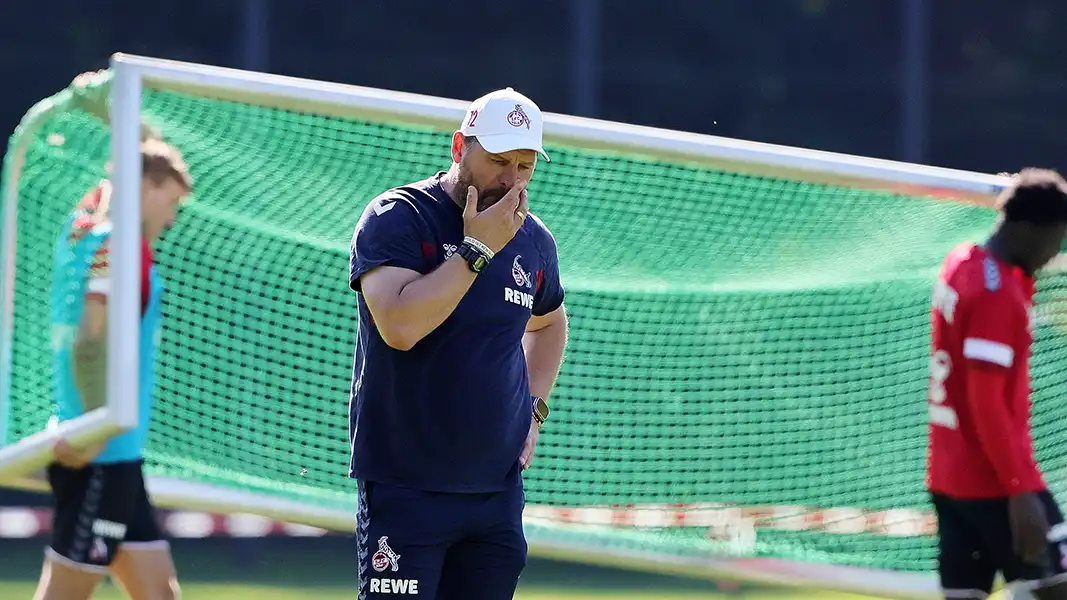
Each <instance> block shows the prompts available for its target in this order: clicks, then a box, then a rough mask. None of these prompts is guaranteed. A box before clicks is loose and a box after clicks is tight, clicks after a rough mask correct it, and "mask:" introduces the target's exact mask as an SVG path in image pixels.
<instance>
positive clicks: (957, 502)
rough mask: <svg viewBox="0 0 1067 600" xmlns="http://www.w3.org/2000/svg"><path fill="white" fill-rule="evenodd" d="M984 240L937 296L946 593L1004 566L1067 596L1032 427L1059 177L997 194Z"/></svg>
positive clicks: (933, 372) (1062, 540)
mask: <svg viewBox="0 0 1067 600" xmlns="http://www.w3.org/2000/svg"><path fill="white" fill-rule="evenodd" d="M997 209H998V210H999V212H1000V219H999V220H998V222H997V225H996V228H995V230H994V231H993V234H992V235H991V236H990V237H989V239H988V241H987V242H986V243H985V245H981V246H980V245H975V244H963V245H960V246H958V247H957V248H955V249H954V250H953V251H952V252H951V253H949V255H948V257H947V258H946V259H945V262H944V265H943V266H942V270H941V274H940V276H939V277H938V280H937V284H936V286H935V288H934V294H933V310H932V315H931V321H932V323H931V324H932V340H931V341H932V344H931V357H930V380H929V397H928V409H929V421H930V439H929V442H930V445H929V462H928V471H927V486H928V489H929V491H930V494H931V497H932V500H933V505H934V509H935V511H936V514H937V518H938V530H939V532H938V533H939V544H938V551H939V557H938V559H939V560H938V573H939V575H940V580H941V588H942V590H943V594H944V596H945V597H946V598H985V597H987V596H988V595H989V593H990V592H991V590H992V587H993V584H994V581H995V579H996V575H997V573H998V572H1000V573H1001V574H1002V575H1003V577H1004V580H1005V581H1007V582H1018V584H1019V585H1025V586H1026V587H1028V588H1030V589H1031V590H1032V592H1033V594H1034V595H1035V596H1036V597H1038V598H1067V574H1065V573H1067V527H1065V526H1064V525H1063V516H1062V514H1061V513H1060V509H1059V507H1058V506H1057V504H1056V501H1055V499H1054V498H1053V497H1052V495H1051V494H1050V493H1049V491H1048V489H1047V488H1046V485H1045V481H1044V478H1043V477H1042V474H1041V471H1040V469H1039V467H1038V465H1037V460H1036V458H1035V457H1034V448H1033V442H1032V440H1031V434H1030V423H1029V421H1030V373H1029V364H1030V344H1031V340H1032V338H1031V329H1030V310H1031V306H1032V304H1033V297H1034V273H1035V272H1036V271H1037V270H1038V269H1040V268H1041V267H1043V266H1045V265H1046V264H1047V263H1048V262H1049V261H1050V260H1052V259H1053V258H1054V257H1055V256H1056V254H1057V253H1058V252H1059V250H1060V247H1061V246H1062V244H1063V241H1064V236H1065V235H1067V181H1065V180H1064V179H1063V178H1062V177H1061V176H1060V175H1059V174H1057V173H1055V172H1053V171H1047V170H1041V169H1027V170H1024V171H1023V172H1022V173H1020V174H1019V175H1018V176H1016V178H1015V180H1014V182H1013V184H1012V185H1011V186H1010V187H1009V188H1007V189H1006V190H1005V191H1004V192H1003V193H1002V194H1001V195H1000V197H999V198H998V199H997Z"/></svg>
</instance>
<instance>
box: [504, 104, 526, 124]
mask: <svg viewBox="0 0 1067 600" xmlns="http://www.w3.org/2000/svg"><path fill="white" fill-rule="evenodd" d="M508 123H509V124H511V126H512V127H522V126H523V125H525V126H526V129H529V128H530V117H528V116H527V115H526V111H524V110H522V105H521V104H516V105H515V110H513V111H511V112H509V113H508Z"/></svg>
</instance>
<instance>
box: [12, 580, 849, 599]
mask: <svg viewBox="0 0 1067 600" xmlns="http://www.w3.org/2000/svg"><path fill="white" fill-rule="evenodd" d="M33 591H34V585H33V583H30V582H25V581H19V582H10V581H0V598H5V599H7V598H10V599H12V600H14V599H16V598H31V597H33ZM354 597H355V594H354V593H353V590H352V589H350V588H348V589H346V588H339V587H316V588H307V587H304V588H285V587H264V586H255V585H243V584H233V585H227V584H204V583H188V584H184V585H183V586H182V598H183V600H305V599H307V598H315V599H316V600H342V599H343V600H352V598H354ZM515 598H516V600H616V599H618V600H622V599H626V600H653V599H655V600H720V599H721V600H726V599H731V600H736V599H745V600H771V599H772V598H774V599H776V600H815V599H816V598H818V599H823V600H849V599H856V600H859V599H860V598H865V597H864V596H851V595H838V594H831V593H829V592H803V593H802V592H792V591H788V590H783V591H782V592H775V591H766V590H764V591H760V592H755V593H751V594H749V593H744V594H740V595H726V594H721V593H704V592H662V591H657V590H644V591H605V590H579V589H546V588H538V587H531V588H529V589H522V590H520V591H519V593H518V594H517V595H516V596H515ZM93 600H125V597H124V596H123V595H122V594H121V593H120V592H119V591H118V590H117V589H116V588H115V587H113V586H112V585H110V584H106V585H104V586H102V587H101V588H100V590H99V591H98V592H97V594H96V596H95V597H94V599H93Z"/></svg>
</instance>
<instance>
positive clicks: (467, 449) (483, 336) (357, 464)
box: [349, 172, 563, 492]
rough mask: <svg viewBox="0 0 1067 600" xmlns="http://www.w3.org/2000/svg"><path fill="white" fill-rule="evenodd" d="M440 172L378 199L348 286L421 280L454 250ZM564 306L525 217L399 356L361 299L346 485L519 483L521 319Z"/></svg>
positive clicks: (366, 218) (543, 233) (526, 387)
mask: <svg viewBox="0 0 1067 600" xmlns="http://www.w3.org/2000/svg"><path fill="white" fill-rule="evenodd" d="M443 175H444V173H443V172H442V173H438V174H437V175H435V176H434V177H431V178H429V179H426V180H424V181H419V182H416V183H412V184H410V185H405V186H401V187H398V188H395V189H392V190H389V191H387V192H385V193H383V194H381V195H380V196H378V197H377V198H375V199H374V200H373V201H372V202H371V203H370V204H369V205H368V206H367V208H366V210H364V212H363V215H362V216H361V217H360V219H359V223H358V224H357V225H356V229H355V234H354V235H353V236H352V247H351V254H350V271H351V273H350V278H349V283H350V286H351V288H352V289H353V290H355V291H356V292H359V291H360V282H359V278H360V277H361V276H362V275H363V274H364V273H366V272H367V271H370V270H371V269H374V268H375V267H379V266H392V267H401V268H404V269H411V270H413V271H417V272H419V273H421V274H424V275H425V274H427V273H430V272H431V271H433V270H434V269H436V268H437V266H438V265H440V264H441V263H442V262H444V261H445V260H446V259H447V258H448V257H450V256H452V254H453V253H455V251H456V248H457V247H458V246H459V244H460V243H461V242H462V241H463V210H462V209H461V208H460V207H459V206H458V205H457V204H456V203H455V202H453V201H452V199H451V198H450V197H449V196H448V194H446V193H445V191H444V190H443V189H442V188H441V184H440V182H441V178H442V176H443ZM562 303H563V286H562V285H561V284H560V280H559V265H558V259H557V256H556V243H555V239H554V238H553V237H552V234H551V232H549V230H548V228H547V227H545V225H544V224H543V223H542V222H541V221H540V219H538V218H537V217H535V216H534V215H532V214H531V215H529V216H528V217H527V219H526V222H525V223H524V224H523V226H522V227H521V228H520V229H519V231H518V232H517V233H516V234H515V237H514V238H513V239H512V240H511V241H510V242H509V243H508V245H507V246H505V247H504V248H503V249H502V250H501V251H500V252H498V253H497V254H496V256H495V257H494V258H493V260H492V261H491V262H490V264H489V266H488V268H486V269H485V270H484V271H482V272H481V273H480V274H479V275H478V277H477V278H476V279H475V280H474V284H473V285H472V286H471V288H470V289H469V290H468V291H467V294H466V295H465V296H464V297H463V299H462V300H461V301H460V303H459V305H458V306H457V307H456V309H455V310H454V311H453V312H452V314H451V315H450V316H449V317H448V318H447V319H445V321H444V322H443V323H442V324H441V325H440V326H439V327H437V329H435V330H434V331H432V332H430V334H429V335H427V336H426V337H424V338H423V339H422V340H420V341H419V342H418V343H416V344H415V345H414V347H412V348H411V349H410V350H407V351H400V350H396V349H393V348H391V347H389V346H388V345H387V344H386V343H385V341H384V340H383V339H382V337H381V335H380V334H379V332H378V330H377V328H376V327H375V326H374V321H373V319H372V317H371V314H370V311H369V310H368V309H367V304H366V302H365V300H364V298H363V294H361V293H360V294H357V304H358V310H359V336H358V340H357V342H356V349H355V364H354V367H353V373H352V395H351V403H350V406H349V418H350V423H349V432H350V437H351V442H352V463H351V470H350V473H349V474H350V476H351V477H354V478H357V479H362V480H366V481H375V482H380V483H386V484H392V485H399V486H404V487H411V488H416V489H421V490H426V491H439V492H492V491H500V490H503V489H506V488H507V487H508V486H510V485H515V484H517V483H518V482H519V476H520V467H519V461H518V459H519V453H520V452H521V451H522V445H523V442H525V440H526V436H527V434H528V433H529V431H530V424H531V420H532V405H531V397H530V382H529V376H528V373H527V370H526V358H525V355H524V354H523V349H522V337H523V334H524V333H525V331H526V324H527V322H528V321H529V319H530V316H531V315H539V316H540V315H545V314H548V313H550V312H552V311H553V310H555V309H556V308H558V307H559V306H560V305H561V304H562Z"/></svg>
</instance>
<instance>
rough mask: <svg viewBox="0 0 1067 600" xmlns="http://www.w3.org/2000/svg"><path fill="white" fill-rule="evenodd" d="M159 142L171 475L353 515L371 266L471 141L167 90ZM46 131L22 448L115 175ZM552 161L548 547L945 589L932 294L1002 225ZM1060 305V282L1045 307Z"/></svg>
mask: <svg viewBox="0 0 1067 600" xmlns="http://www.w3.org/2000/svg"><path fill="white" fill-rule="evenodd" d="M142 114H143V116H144V117H145V118H147V119H148V120H149V121H150V122H152V123H153V124H154V125H156V126H158V127H159V128H160V129H161V130H162V131H163V133H164V135H165V136H166V138H167V140H168V141H170V142H171V143H173V144H175V145H176V146H178V147H179V148H180V149H181V150H182V151H183V152H184V154H185V156H186V158H187V160H188V162H189V164H190V167H191V170H192V172H193V175H194V177H195V179H196V181H197V189H196V192H195V197H194V198H193V199H192V201H191V202H190V203H189V204H188V205H187V206H186V207H185V208H183V209H182V213H181V215H180V217H179V223H178V225H177V226H176V227H175V228H174V229H173V230H171V231H170V232H168V233H167V234H166V235H165V238H164V240H163V241H162V242H161V244H160V246H159V247H158V256H157V259H158V262H159V264H160V269H161V274H162V276H163V278H164V280H165V282H166V285H167V290H168V291H167V296H166V300H165V315H166V316H165V325H164V330H163V338H162V350H161V355H160V359H159V372H158V383H159V385H158V390H157V396H158V400H157V409H156V410H157V412H156V419H155V421H154V423H153V425H152V429H151V434H150V442H149V444H148V449H147V463H148V469H149V472H150V473H152V474H154V475H163V476H168V477H173V478H175V479H180V480H187V481H194V482H207V483H212V484H216V485H218V486H223V487H225V488H226V489H230V490H234V491H237V492H241V493H247V494H249V495H255V496H268V497H281V498H285V499H288V500H293V501H296V502H299V503H304V504H307V505H315V506H323V507H328V508H330V509H336V510H340V511H351V510H352V509H353V507H354V494H353V490H354V485H353V482H352V481H350V480H348V479H347V478H346V473H347V465H348V453H349V447H348V437H347V436H348V430H347V423H348V418H347V412H348V390H349V386H350V377H351V366H352V352H353V343H354V341H355V338H356V331H355V328H356V308H355V297H354V294H353V293H352V292H350V291H349V289H348V281H347V268H348V247H349V241H350V239H351V235H352V230H353V226H354V224H355V222H356V220H357V218H358V216H359V215H360V213H361V212H362V210H363V208H364V207H365V205H366V203H367V202H368V201H369V200H370V199H371V198H373V197H374V196H375V195H377V194H378V193H380V192H381V191H383V190H385V189H387V188H390V187H392V186H396V185H399V184H403V183H407V182H410V181H413V180H417V179H422V178H424V177H427V176H429V175H432V174H433V173H435V172H436V171H437V170H443V169H446V168H447V167H448V164H449V154H448V146H449V136H450V134H451V130H448V129H443V128H440V127H432V126H429V125H420V124H417V123H416V122H415V121H414V120H411V121H405V120H404V119H401V118H395V119H389V118H373V119H370V118H368V119H361V118H356V117H347V118H345V117H331V116H324V115H317V114H313V113H310V112H301V111H298V110H285V109H277V108H270V107H266V106H259V105H256V104H255V103H254V102H237V101H224V100H217V99H209V98H207V97H203V96H200V95H195V94H188V93H180V92H176V91H157V90H154V89H151V88H150V87H146V89H145V91H144V95H143V107H142ZM38 119H39V122H35V124H34V125H35V126H34V127H24V128H23V129H21V130H20V131H18V132H16V134H15V136H14V137H13V138H12V140H11V147H12V148H15V147H25V148H26V149H27V153H26V156H25V163H24V165H19V166H20V167H21V168H19V169H15V168H13V165H12V164H11V163H12V162H13V160H12V156H13V155H12V154H11V153H9V156H8V161H7V162H8V165H7V167H8V168H7V170H6V173H7V174H8V181H5V183H6V184H10V183H11V181H10V178H11V177H14V176H15V175H14V174H17V181H15V182H14V184H15V185H16V186H17V195H18V217H17V233H18V235H17V242H16V249H17V255H16V256H17V268H16V270H15V273H14V278H15V295H14V298H13V301H14V304H13V306H14V320H13V324H14V327H13V338H12V344H13V345H12V346H11V358H12V363H11V373H12V377H11V380H10V389H9V390H8V394H7V402H6V403H5V406H4V409H5V412H6V420H5V421H4V422H5V423H6V428H5V429H6V431H4V432H3V433H4V434H5V440H6V443H7V444H10V443H13V442H16V441H18V440H19V439H21V438H23V437H25V436H27V435H29V434H32V433H35V432H37V431H40V430H41V429H42V428H43V427H44V425H45V423H46V420H47V418H48V415H49V398H50V394H51V391H50V390H51V387H50V386H51V379H50V378H51V373H50V358H49V332H48V329H47V322H48V318H47V316H48V310H49V294H48V283H49V276H50V269H51V249H52V244H53V241H54V239H55V236H56V235H57V232H58V227H59V224H60V222H61V221H62V219H63V218H64V216H65V215H66V214H67V213H68V211H70V210H71V208H72V207H73V206H74V205H75V203H76V202H77V201H78V200H79V199H80V198H81V196H82V195H83V194H84V193H85V192H86V190H87V189H88V188H90V187H91V186H93V185H94V184H95V183H96V182H97V181H99V180H100V179H101V178H102V177H104V176H105V164H106V163H107V161H108V159H109V133H108V130H107V128H106V127H104V126H102V125H101V124H100V123H98V122H97V121H95V120H93V119H92V118H90V117H89V116H88V115H86V114H84V113H82V112H78V111H64V110H58V111H52V112H50V113H48V114H47V115H46V116H43V117H38ZM457 122H458V121H457ZM24 125H26V123H24ZM27 136H28V137H27ZM547 150H548V152H549V153H550V154H551V155H552V157H553V160H552V162H551V163H543V164H540V165H539V167H538V170H537V173H536V176H535V178H534V182H533V183H532V184H531V186H530V205H531V209H532V210H533V211H534V212H535V213H536V214H537V215H539V216H540V217H541V218H542V219H543V220H544V222H545V223H546V224H547V225H548V226H549V227H550V228H551V229H552V230H553V231H554V233H555V235H556V239H557V241H558V245H559V256H560V265H561V271H562V277H563V282H564V284H565V286H566V289H567V299H566V303H567V307H568V310H569V313H570V316H571V342H570V347H569V349H568V352H567V358H566V362H565V364H564V367H563V370H562V374H561V376H560V378H559V382H558V385H557V387H556V388H555V392H554V394H553V397H552V405H553V414H552V418H551V420H550V423H549V424H548V425H547V426H546V429H545V431H544V433H543V435H542V437H541V445H540V449H539V454H538V458H537V460H536V463H535V466H534V468H533V469H531V470H530V471H529V472H528V474H527V476H526V481H527V490H528V492H527V499H528V503H529V505H528V507H527V513H526V514H527V526H528V527H529V528H530V530H531V531H532V532H535V533H538V534H539V535H541V536H542V537H540V538H538V539H544V540H556V541H557V542H559V544H560V545H561V546H567V545H568V544H575V545H578V544H582V545H585V546H587V547H588V546H592V547H601V548H603V549H604V550H605V552H608V551H611V550H618V549H627V548H629V549H634V550H640V551H641V552H645V553H654V554H656V555H658V556H664V557H678V558H679V559H681V558H685V557H689V558H692V557H698V558H699V557H722V556H733V557H742V558H754V557H771V558H778V559H786V560H789V561H799V562H803V563H814V564H831V565H851V566H863V567H872V568H878V569H886V570H892V571H907V572H916V573H929V572H930V571H931V570H932V569H933V566H934V565H933V558H934V539H933V537H932V535H931V534H932V531H933V529H934V527H935V524H934V523H933V522H932V520H931V518H930V516H929V513H928V506H927V500H926V496H925V493H924V487H923V477H924V467H925V462H924V461H925V445H926V400H925V394H926V378H927V363H928V349H927V344H928V320H929V305H930V292H931V285H932V281H933V279H934V277H935V275H936V272H937V269H938V266H939V264H940V261H941V259H942V257H943V255H944V254H945V253H946V252H947V251H948V250H949V249H950V248H952V247H953V246H954V245H956V244H957V243H959V242H961V241H965V240H975V241H977V240H980V239H981V238H982V236H983V235H984V234H985V233H986V232H987V230H988V229H989V227H990V226H991V225H992V223H993V220H994V215H993V213H992V212H991V211H989V210H987V209H983V208H980V207H976V206H973V205H965V204H961V203H955V202H949V201H944V200H938V199H935V198H932V197H916V196H910V195H904V194H899V193H890V192H880V191H871V190H864V189H858V188H849V187H835V186H829V185H821V184H815V183H810V182H805V181H802V180H793V179H788V178H773V177H762V176H755V175H747V174H740V173H735V172H727V171H722V170H714V169H711V168H708V167H703V166H700V165H699V164H696V163H688V162H684V161H682V160H681V159H679V160H678V161H668V160H665V159H662V158H659V159H657V158H654V157H653V156H652V155H651V153H641V152H639V151H638V150H634V151H632V152H623V151H618V150H604V149H600V150H598V149H594V147H593V145H591V144H590V145H585V146H582V145H579V144H574V145H567V144H561V143H550V144H549V145H548V147H547ZM5 243H6V242H5ZM1063 283H1064V281H1063V280H1062V279H1060V278H1059V276H1056V275H1052V276H1049V277H1046V278H1044V279H1043V280H1042V284H1041V292H1040V295H1041V301H1043V302H1044V305H1045V306H1046V307H1051V308H1053V309H1055V307H1056V306H1057V305H1058V302H1057V300H1058V298H1059V296H1060V292H1061V291H1062V289H1063V287H1064V286H1063ZM1062 320H1063V319H1058V318H1057V314H1056V311H1055V310H1050V311H1048V313H1047V314H1046V315H1045V318H1044V319H1043V320H1042V321H1041V322H1040V323H1041V324H1040V325H1039V327H1038V329H1037V333H1036V338H1037V342H1036V348H1035V360H1034V369H1035V386H1034V387H1035V393H1034V395H1035V403H1036V409H1035V417H1034V419H1035V426H1036V434H1035V435H1036V438H1037V443H1038V447H1039V452H1040V459H1041V461H1042V465H1043V467H1044V468H1045V470H1046V472H1047V474H1048V476H1049V479H1050V481H1051V482H1052V484H1053V487H1054V491H1056V492H1057V493H1062V492H1063V491H1064V482H1065V481H1067V479H1065V477H1064V474H1065V471H1064V469H1065V466H1067V465H1065V463H1064V456H1063V454H1064V453H1063V448H1062V440H1063V439H1064V431H1063V429H1064V427H1065V425H1064V424H1065V423H1067V409H1065V408H1064V403H1063V401H1062V398H1060V396H1062V393H1063V391H1064V389H1065V387H1064V383H1065V377H1067V371H1065V367H1067V355H1065V352H1064V348H1065V346H1064V341H1063V338H1064V332H1065V331H1067V330H1065V329H1063V328H1062V327H1061V325H1059V324H1058V322H1059V321H1062Z"/></svg>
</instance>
